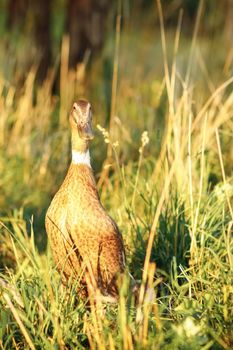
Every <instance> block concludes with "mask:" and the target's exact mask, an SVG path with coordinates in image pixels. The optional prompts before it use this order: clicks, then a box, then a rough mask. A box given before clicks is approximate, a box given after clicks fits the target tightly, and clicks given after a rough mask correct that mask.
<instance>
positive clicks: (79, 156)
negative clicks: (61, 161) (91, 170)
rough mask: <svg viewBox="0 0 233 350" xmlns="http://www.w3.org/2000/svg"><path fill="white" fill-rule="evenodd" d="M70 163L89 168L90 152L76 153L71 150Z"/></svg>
mask: <svg viewBox="0 0 233 350" xmlns="http://www.w3.org/2000/svg"><path fill="white" fill-rule="evenodd" d="M72 163H73V164H84V165H88V166H89V167H90V166H91V161H90V152H89V150H87V151H86V152H78V151H75V150H72Z"/></svg>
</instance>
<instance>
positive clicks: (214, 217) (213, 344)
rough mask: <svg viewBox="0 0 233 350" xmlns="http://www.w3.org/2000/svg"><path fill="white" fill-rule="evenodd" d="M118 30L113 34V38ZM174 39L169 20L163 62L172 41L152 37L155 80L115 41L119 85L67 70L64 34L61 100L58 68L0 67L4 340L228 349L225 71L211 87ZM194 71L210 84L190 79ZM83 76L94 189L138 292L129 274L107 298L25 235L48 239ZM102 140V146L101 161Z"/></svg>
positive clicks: (33, 345) (230, 254)
mask: <svg viewBox="0 0 233 350" xmlns="http://www.w3.org/2000/svg"><path fill="white" fill-rule="evenodd" d="M161 28H162V34H163V25H162V24H161ZM117 35H118V36H119V35H120V34H119V31H118V34H117ZM121 35H122V34H121ZM127 35H128V34H127ZM127 35H125V37H124V36H123V38H121V36H119V37H118V40H122V42H123V46H122V47H123V48H124V42H125V41H126V42H127V40H129V37H128V36H127ZM164 35H165V33H164ZM169 35H171V33H169ZM173 35H174V34H173ZM180 35H181V33H180V22H179V23H178V29H177V32H176V34H175V35H174V36H173V38H175V41H174V42H175V47H174V50H173V56H172V58H171V57H170V56H169V57H168V56H167V55H168V51H169V50H170V49H169V48H168V47H167V46H168V45H169V46H172V45H171V43H172V41H170V39H169V40H168V41H167V38H166V37H165V36H164V37H163V35H162V44H163V50H162V51H161V49H158V50H159V51H157V54H158V52H159V55H160V56H161V57H162V59H161V61H160V64H161V65H164V71H165V73H164V74H161V76H159V77H155V76H154V75H153V69H152V68H150V69H148V72H149V74H148V72H147V74H146V73H145V71H143V67H144V68H145V66H144V65H143V64H139V63H138V62H137V61H133V59H132V61H133V62H132V67H130V69H133V66H134V67H135V76H133V78H132V74H131V71H130V69H129V71H127V69H126V67H125V66H124V64H125V56H126V58H127V52H125V51H123V52H122V47H120V48H119V47H118V49H117V50H116V53H115V56H116V55H118V56H119V57H118V58H119V62H118V63H117V65H118V64H119V66H118V69H117V71H118V70H119V71H118V74H116V77H115V79H116V80H117V81H115V83H113V85H111V84H110V85H108V84H107V83H108V82H106V80H103V81H102V80H100V79H99V76H100V72H99V71H98V69H99V68H98V67H99V66H98V64H99V62H97V69H96V70H94V69H92V71H91V73H90V75H91V76H92V79H93V81H90V80H89V81H88V77H87V76H86V62H85V63H84V64H83V65H80V66H78V68H77V71H76V72H69V71H68V66H67V58H68V51H69V41H68V39H67V38H64V40H63V44H62V50H61V72H60V81H59V83H58V85H59V96H56V95H54V93H53V85H54V80H55V75H56V72H55V71H54V72H51V74H50V75H49V76H48V79H47V80H46V81H45V82H44V84H43V85H42V86H41V87H38V86H36V82H35V69H36V68H33V67H32V68H31V70H30V71H29V72H28V74H27V77H26V79H25V80H24V82H23V85H22V86H15V85H14V83H11V82H9V81H6V79H4V78H3V75H2V74H1V73H0V74H1V75H0V77H1V78H0V106H1V119H0V144H1V149H0V171H1V178H0V206H1V212H2V216H1V218H0V225H1V237H0V263H1V265H0V266H1V276H0V347H1V348H2V349H13V348H15V349H27V348H28V349H29V348H30V349H37V348H38V349H39V348H45V349H47V348H48V349H50V348H51V349H52V348H53V349H54V348H60V349H65V348H67V349H69V348H80V349H82V348H83V349H86V348H91V349H111V350H112V349H169V350H173V349H174V350H176V349H177V350H178V349H187V350H189V349H191V350H192V349H193V350H194V349H200V348H201V349H231V348H232V346H233V333H232V329H233V307H232V305H233V287H232V285H233V280H232V276H233V240H232V219H233V217H232V208H231V205H232V204H231V202H232V201H231V199H232V196H233V185H232V179H231V178H230V176H232V170H231V157H232V156H231V155H230V151H232V150H231V148H230V147H229V145H230V140H231V137H232V132H233V129H232V112H233V108H232V106H233V104H232V102H233V93H232V89H231V87H232V82H233V78H232V77H225V78H224V79H220V80H219V81H218V84H213V82H212V80H211V79H210V75H209V74H207V73H208V69H207V67H208V62H205V60H203V61H202V60H201V58H200V57H201V53H200V51H199V49H200V46H199V44H197V43H196V44H195V45H194V46H193V49H192V50H193V51H192V54H193V55H194V56H193V61H195V72H193V71H192V69H193V67H191V66H189V64H190V61H188V58H187V57H186V60H185V63H184V64H183V65H182V66H181V64H180V57H179V38H180ZM168 42H169V43H168ZM126 46H127V45H126ZM130 57H131V55H130ZM152 57H153V55H152ZM121 58H122V61H121ZM216 60H217V58H216ZM113 62H115V69H116V57H115V61H114V60H113ZM130 62H131V58H130ZM150 62H151V61H150ZM150 64H151V63H150ZM150 67H151V66H150ZM205 68H206V69H207V70H205ZM122 72H124V74H123V73H122ZM187 72H190V79H187V74H186V73H187ZM197 72H198V73H197ZM203 72H205V74H204V73H203ZM143 74H144V76H143ZM195 74H196V75H195ZM203 76H204V79H206V82H207V85H208V88H205V87H206V85H205V84H204V83H203V81H202V83H200V81H199V80H198V79H199V78H200V77H202V79H203ZM97 78H98V79H97ZM189 80H190V81H189ZM86 81H88V84H89V85H90V92H88V94H89V95H90V96H93V105H94V107H96V108H94V110H96V114H95V117H94V118H95V121H94V122H95V125H96V124H100V127H98V129H97V128H96V138H95V140H94V142H93V145H91V152H92V164H93V168H94V169H95V171H96V172H98V173H97V180H98V179H102V180H101V186H100V193H101V199H102V202H103V204H104V206H105V207H106V208H107V209H108V211H109V212H110V214H111V215H112V216H113V217H114V218H115V220H116V221H117V223H118V225H119V227H120V229H121V232H122V234H123V238H124V242H125V247H126V253H127V270H128V271H129V272H130V273H131V274H132V275H133V276H134V278H135V279H136V280H137V281H138V284H139V295H138V298H136V300H135V295H134V293H133V291H132V290H131V287H130V281H129V278H128V275H127V273H126V274H125V279H124V281H123V282H122V287H121V290H120V297H119V303H118V304H117V305H103V304H102V303H101V302H98V303H97V304H94V303H93V302H92V301H90V302H89V303H86V302H85V301H83V300H81V299H80V298H79V296H78V295H77V294H76V287H77V285H75V284H74V283H73V281H71V282H70V283H69V285H68V286H67V288H64V287H62V285H61V280H60V276H59V274H58V273H57V271H56V269H55V266H54V263H53V260H52V257H51V253H50V249H49V247H48V248H47V249H44V250H43V251H42V252H38V248H37V246H36V245H35V241H37V242H39V246H40V248H41V246H43V247H44V245H45V244H44V242H45V241H46V233H45V230H44V224H43V220H44V213H45V211H46V208H47V207H48V204H49V202H50V200H51V198H52V196H53V195H54V193H55V192H56V190H57V189H58V187H59V184H60V183H61V181H62V179H63V177H64V174H65V172H66V169H67V166H68V163H69V159H70V155H69V132H68V122H67V115H68V112H69V109H70V106H71V103H72V101H73V99H74V98H76V97H77V96H81V95H85V92H86V88H87V87H86V86H85V82H86ZM116 83H117V84H116ZM106 84H107V86H108V88H110V89H111V87H112V91H113V90H114V91H115V92H114V94H115V102H114V103H115V106H114V108H113V106H112V107H111V101H109V100H108V101H107V103H106V104H105V108H104V107H102V104H104V101H105V102H106V100H105V98H106V96H105V97H103V94H102V93H101V92H103V91H104V89H105V88H106ZM195 84H196V85H197V86H195ZM96 86H97V87H99V90H98V91H96V90H95V87H96ZM116 87H118V88H117V89H116ZM101 96H102V97H101ZM99 97H100V100H99ZM99 101H101V103H99ZM108 104H109V105H108ZM111 108H112V109H111ZM110 111H112V112H111V128H110V130H109V129H108V128H107V129H104V127H106V124H107V121H109V117H108V112H110ZM98 130H99V131H98ZM106 142H107V143H106ZM107 147H109V149H110V150H111V152H109V154H110V155H111V156H110V157H107V161H106V162H105V163H104V166H105V168H103V169H101V164H102V162H103V160H105V159H104V156H103V154H104V152H107ZM106 167H107V169H108V171H107V173H106ZM106 174H107V175H106ZM101 175H103V176H101ZM31 215H32V216H31ZM76 283H77V284H78V283H79V281H76Z"/></svg>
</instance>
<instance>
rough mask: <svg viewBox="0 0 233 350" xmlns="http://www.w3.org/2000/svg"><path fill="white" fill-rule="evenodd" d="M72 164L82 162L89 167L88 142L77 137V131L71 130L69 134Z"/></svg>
mask: <svg viewBox="0 0 233 350" xmlns="http://www.w3.org/2000/svg"><path fill="white" fill-rule="evenodd" d="M71 146H72V164H84V165H88V166H89V167H91V163H90V152H89V142H88V141H87V140H83V139H81V138H80V137H79V135H78V132H76V131H73V132H72V135H71Z"/></svg>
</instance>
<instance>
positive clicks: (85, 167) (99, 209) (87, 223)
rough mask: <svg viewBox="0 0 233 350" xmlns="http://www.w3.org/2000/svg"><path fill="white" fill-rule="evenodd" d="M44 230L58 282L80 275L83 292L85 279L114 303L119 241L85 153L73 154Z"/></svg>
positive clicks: (121, 267) (121, 264)
mask: <svg viewBox="0 0 233 350" xmlns="http://www.w3.org/2000/svg"><path fill="white" fill-rule="evenodd" d="M77 154H78V159H79V160H78V161H77ZM75 156H76V157H75ZM45 225H46V231H47V234H48V237H49V241H50V245H51V250H52V253H53V257H54V260H55V262H56V266H57V269H58V271H59V272H60V273H61V274H62V277H63V281H65V283H66V281H68V280H69V279H70V278H72V277H73V278H75V277H78V276H80V275H82V278H81V283H82V285H83V286H84V287H86V285H87V278H89V281H92V282H91V283H92V286H93V287H94V288H98V289H99V290H100V291H101V293H102V294H103V295H109V296H113V297H115V296H116V295H117V282H116V281H117V276H118V274H120V273H122V272H123V271H124V260H125V255H124V246H123V240H122V236H121V234H120V231H119V229H118V227H117V225H116V223H115V222H114V221H113V219H112V218H111V217H110V216H109V215H108V214H107V212H106V211H105V209H104V208H103V206H102V204H101V202H100V199H99V195H98V192H97V188H96V182H95V179H94V175H93V171H92V168H91V166H90V163H89V150H88V149H85V150H84V152H80V150H79V151H76V150H73V160H72V163H71V165H70V167H69V169H68V172H67V175H66V177H65V180H64V182H63V183H62V185H61V187H60V189H59V190H58V192H57V193H56V195H55V196H54V198H53V200H52V202H51V204H50V206H49V208H48V211H47V214H46V220H45ZM87 276H88V277H87Z"/></svg>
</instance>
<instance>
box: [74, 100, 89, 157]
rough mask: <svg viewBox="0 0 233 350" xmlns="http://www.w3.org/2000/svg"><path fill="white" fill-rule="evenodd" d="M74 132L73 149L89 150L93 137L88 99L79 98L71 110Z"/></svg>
mask: <svg viewBox="0 0 233 350" xmlns="http://www.w3.org/2000/svg"><path fill="white" fill-rule="evenodd" d="M69 121H70V126H71V132H72V149H73V150H75V151H78V152H85V151H86V150H88V145H89V141H90V140H92V139H93V137H94V135H93V131H92V126H91V122H92V111H91V104H90V103H89V102H88V101H86V100H83V99H81V100H78V101H77V102H75V103H74V104H73V107H72V109H71V112H70V117H69Z"/></svg>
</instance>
